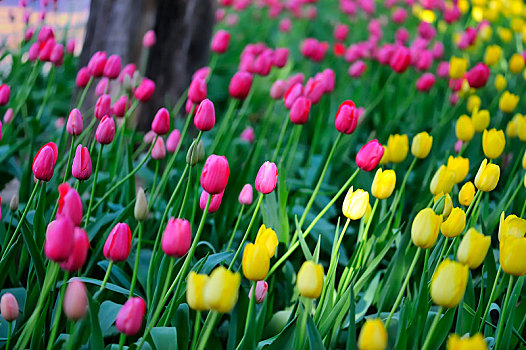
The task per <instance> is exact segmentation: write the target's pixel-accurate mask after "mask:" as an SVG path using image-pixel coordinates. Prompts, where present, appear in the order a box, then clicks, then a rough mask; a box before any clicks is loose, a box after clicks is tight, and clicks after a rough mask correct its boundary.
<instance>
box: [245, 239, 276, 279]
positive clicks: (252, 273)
mask: <svg viewBox="0 0 526 350" xmlns="http://www.w3.org/2000/svg"><path fill="white" fill-rule="evenodd" d="M242 267H243V275H244V276H245V277H246V278H247V279H248V280H251V281H262V280H264V279H265V278H266V277H267V274H268V270H269V267H270V258H269V256H268V251H267V247H266V246H265V245H263V244H253V243H248V244H247V245H245V249H244V251H243V261H242Z"/></svg>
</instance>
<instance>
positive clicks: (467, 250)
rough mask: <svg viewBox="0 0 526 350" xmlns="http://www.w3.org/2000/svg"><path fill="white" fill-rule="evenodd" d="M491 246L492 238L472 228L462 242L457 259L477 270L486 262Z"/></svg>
mask: <svg viewBox="0 0 526 350" xmlns="http://www.w3.org/2000/svg"><path fill="white" fill-rule="evenodd" d="M490 244H491V236H484V235H483V234H482V233H480V232H477V230H475V229H474V228H470V229H469V230H468V232H467V233H466V234H465V235H464V238H462V241H461V242H460V245H459V247H458V251H457V259H458V261H459V262H460V263H462V264H464V265H467V266H469V268H470V269H476V268H477V267H479V266H480V264H482V262H483V261H484V258H485V257H486V254H487V253H488V249H489V246H490Z"/></svg>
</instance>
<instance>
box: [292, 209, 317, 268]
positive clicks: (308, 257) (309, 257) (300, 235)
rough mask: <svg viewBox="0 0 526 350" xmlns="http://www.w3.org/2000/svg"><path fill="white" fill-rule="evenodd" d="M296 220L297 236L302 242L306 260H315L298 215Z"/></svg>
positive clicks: (301, 245)
mask: <svg viewBox="0 0 526 350" xmlns="http://www.w3.org/2000/svg"><path fill="white" fill-rule="evenodd" d="M294 220H295V221H296V231H295V232H296V236H298V241H299V242H300V247H301V250H302V251H303V256H304V257H305V260H307V261H309V260H313V257H312V253H311V252H310V250H309V246H308V245H307V242H305V238H304V237H303V233H302V231H301V228H300V227H299V222H298V217H297V216H295V217H294Z"/></svg>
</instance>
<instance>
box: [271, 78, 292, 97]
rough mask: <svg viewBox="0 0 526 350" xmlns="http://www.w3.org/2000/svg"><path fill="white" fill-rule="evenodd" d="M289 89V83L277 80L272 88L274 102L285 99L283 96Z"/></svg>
mask: <svg viewBox="0 0 526 350" xmlns="http://www.w3.org/2000/svg"><path fill="white" fill-rule="evenodd" d="M287 88H288V84H287V82H285V81H283V80H276V81H275V82H274V84H272V87H271V88H270V97H271V98H273V99H274V100H279V99H281V98H283V95H285V92H287Z"/></svg>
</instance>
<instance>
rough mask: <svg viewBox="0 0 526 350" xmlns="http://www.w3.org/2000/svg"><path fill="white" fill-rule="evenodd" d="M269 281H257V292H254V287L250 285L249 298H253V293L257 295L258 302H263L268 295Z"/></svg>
mask: <svg viewBox="0 0 526 350" xmlns="http://www.w3.org/2000/svg"><path fill="white" fill-rule="evenodd" d="M267 291H268V283H267V282H265V281H257V283H256V292H255V293H254V287H250V291H249V292H248V297H249V299H252V295H254V296H255V297H256V303H258V304H261V303H262V302H264V301H265V298H266V297H267Z"/></svg>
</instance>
